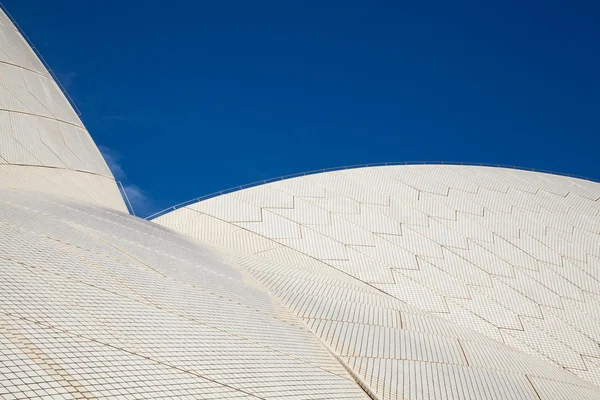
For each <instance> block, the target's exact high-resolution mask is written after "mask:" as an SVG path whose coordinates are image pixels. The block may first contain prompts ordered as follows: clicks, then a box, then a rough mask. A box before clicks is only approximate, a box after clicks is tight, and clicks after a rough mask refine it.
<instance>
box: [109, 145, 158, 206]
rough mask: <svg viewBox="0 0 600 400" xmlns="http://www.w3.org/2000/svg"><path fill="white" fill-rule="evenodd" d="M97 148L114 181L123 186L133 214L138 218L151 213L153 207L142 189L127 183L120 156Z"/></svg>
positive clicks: (112, 151) (110, 150)
mask: <svg viewBox="0 0 600 400" xmlns="http://www.w3.org/2000/svg"><path fill="white" fill-rule="evenodd" d="M98 148H99V149H100V153H102V156H103V157H104V160H105V161H106V164H108V167H109V168H110V170H111V172H112V174H113V176H114V177H115V180H117V181H118V182H120V183H121V184H122V185H123V190H124V191H125V194H126V196H127V198H128V199H129V202H130V203H131V206H132V207H133V210H134V212H135V214H136V215H138V216H146V215H148V214H149V213H150V212H152V211H153V210H154V208H155V207H154V205H153V203H152V200H151V199H150V197H148V196H147V195H146V193H145V191H144V190H143V189H142V188H140V187H139V186H137V185H135V184H133V183H131V182H129V181H128V179H127V174H126V173H125V171H124V170H123V166H122V165H121V160H122V157H121V155H120V154H119V153H118V152H116V151H114V150H112V149H109V148H108V147H106V146H98Z"/></svg>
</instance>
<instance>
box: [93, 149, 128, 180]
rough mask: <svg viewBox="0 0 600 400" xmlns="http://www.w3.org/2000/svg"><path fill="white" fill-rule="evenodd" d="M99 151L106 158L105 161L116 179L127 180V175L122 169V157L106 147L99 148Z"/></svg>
mask: <svg viewBox="0 0 600 400" xmlns="http://www.w3.org/2000/svg"><path fill="white" fill-rule="evenodd" d="M98 149H100V153H102V157H104V161H106V164H108V168H110V170H111V172H112V174H113V176H114V177H115V179H116V180H118V181H122V180H124V179H127V175H125V171H123V167H121V155H120V154H119V153H117V152H116V151H114V150H111V149H109V148H108V147H106V146H98Z"/></svg>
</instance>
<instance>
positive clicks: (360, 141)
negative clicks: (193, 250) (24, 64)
mask: <svg viewBox="0 0 600 400" xmlns="http://www.w3.org/2000/svg"><path fill="white" fill-rule="evenodd" d="M3 3H4V5H5V6H6V7H7V8H8V10H9V12H10V13H11V14H12V16H13V17H14V18H15V19H16V20H17V21H18V23H19V24H20V26H21V28H22V29H23V30H24V31H25V33H26V34H27V35H28V36H29V37H30V39H31V40H32V41H33V42H34V44H35V45H36V47H37V48H38V49H39V51H40V52H41V54H42V55H43V56H44V58H45V59H46V61H47V62H48V64H49V65H50V66H51V67H52V68H53V69H54V71H55V72H56V73H57V75H58V76H59V77H60V79H61V81H62V82H63V84H64V85H65V86H66V87H67V89H68V91H69V93H70V95H71V96H72V97H73V99H74V101H75V103H76V104H77V106H78V107H79V109H80V110H81V112H82V119H83V122H84V123H85V124H86V126H87V128H88V130H89V131H90V133H91V134H92V137H93V138H94V140H95V141H96V143H97V144H98V145H99V146H101V147H102V149H103V151H104V152H105V153H106V154H108V158H109V159H110V162H111V164H112V165H113V168H114V171H113V172H114V173H115V174H116V175H118V178H119V179H121V180H123V181H124V183H125V184H126V185H127V186H128V187H129V189H130V191H131V193H132V196H133V197H134V203H135V204H134V206H135V208H136V211H137V212H138V214H142V215H148V214H150V213H152V212H154V211H158V210H160V209H163V208H166V207H168V206H171V205H173V204H175V203H179V202H181V201H184V200H188V199H190V198H194V197H198V196H201V195H205V194H208V193H212V192H215V191H218V190H221V189H226V188H229V187H232V186H236V185H240V184H245V183H249V182H253V181H257V180H262V179H267V178H273V177H277V176H281V175H286V174H291V173H296V172H302V171H308V170H314V169H319V168H330V167H337V166H343V165H353V164H364V163H375V162H386V161H426V160H436V161H463V162H484V163H494V164H496V163H497V164H506V165H516V166H523V167H531V168H536V169H546V170H553V171H558V172H563V173H570V174H577V175H583V176H587V177H590V178H592V179H596V180H600V164H599V163H598V159H599V149H600V112H599V111H600V75H599V74H600V72H599V71H600V49H599V47H600V45H599V43H600V24H598V20H600V3H599V2H597V1H589V2H578V1H573V2H567V1H560V2H559V1H552V0H549V1H537V0H532V1H525V2H524V1H518V2H517V1H503V2H496V3H498V4H494V5H492V4H483V3H491V2H481V1H472V2H471V1H467V2H461V1H458V2H447V1H422V2H402V1H385V2H384V1H369V2H365V1H361V2H355V1H351V0H347V1H339V2H338V1H323V0H321V1H281V0H279V1H260V0H257V1H252V2H249V1H241V0H240V1H237V0H236V1H234V0H222V1H211V2H208V1H191V0H186V1H183V0H171V1H169V2H164V1H160V2H159V1H154V0H146V1H140V0H127V1H123V0H120V1H115V0H104V1H101V2H100V1H81V0H53V1H50V0H4V1H3Z"/></svg>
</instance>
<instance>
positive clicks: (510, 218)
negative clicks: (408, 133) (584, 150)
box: [154, 165, 600, 385]
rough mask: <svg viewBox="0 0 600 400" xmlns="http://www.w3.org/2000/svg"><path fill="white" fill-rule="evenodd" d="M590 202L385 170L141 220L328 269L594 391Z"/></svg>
mask: <svg viewBox="0 0 600 400" xmlns="http://www.w3.org/2000/svg"><path fill="white" fill-rule="evenodd" d="M599 199H600V184H598V183H595V182H590V181H586V180H581V179H575V178H570V177H564V176H557V175H550V174H545V173H537V172H529V171H522V170H514V169H505V168H491V167H475V166H448V165H413V166H385V167H368V168H356V169H348V170H340V171H335V172H327V173H320V174H313V175H307V176H302V177H298V178H292V179H286V180H281V181H276V182H273V183H269V184H266V185H261V186H256V187H252V188H249V189H244V190H240V191H237V192H233V193H230V194H226V195H223V196H218V197H215V198H211V199H208V200H205V201H201V202H199V203H196V204H192V205H189V206H186V207H183V208H180V209H177V210H175V211H172V212H170V213H167V214H166V215H163V216H160V217H158V218H156V219H155V220H154V221H155V222H157V223H159V224H162V225H164V226H167V227H170V228H173V229H175V230H177V231H179V232H182V233H186V234H188V235H190V236H193V237H196V238H198V239H200V240H203V241H206V242H209V243H213V244H216V245H219V246H223V247H227V248H231V249H237V250H240V251H244V252H247V253H252V254H255V255H257V256H260V257H262V258H265V259H269V260H272V261H277V262H286V263H288V264H290V265H294V266H296V267H298V268H299V267H304V268H311V269H329V270H336V271H339V272H341V273H343V274H346V275H348V276H351V277H353V278H355V279H356V280H358V281H361V282H363V283H365V284H368V285H369V286H370V287H372V288H376V289H378V290H381V291H382V292H384V293H386V294H388V295H390V296H392V297H393V298H395V299H397V300H400V301H402V302H405V303H407V304H409V305H411V306H413V307H415V308H416V309H419V310H422V311H424V312H427V313H429V314H431V315H435V316H437V317H439V318H442V319H445V320H449V321H451V322H453V323H454V324H455V325H456V326H461V327H464V328H468V329H471V330H473V331H475V332H478V333H479V334H481V335H483V336H486V337H488V338H490V339H494V340H496V341H498V342H501V343H504V344H506V345H507V346H509V347H512V348H514V349H519V350H521V351H523V352H525V353H528V354H531V355H533V356H537V357H539V358H540V359H544V360H546V362H547V363H548V364H553V365H555V366H558V367H560V368H564V369H566V370H568V371H570V372H571V373H573V374H575V375H578V376H579V377H581V378H583V379H585V380H587V381H589V382H592V383H594V384H596V385H599V384H600V345H599V343H600V336H599V335H600V200H599ZM338 295H339V296H340V300H342V299H344V298H346V295H345V294H344V293H339V294H338ZM328 334H329V333H328ZM386 340H390V342H387V344H386V346H392V347H394V346H402V344H401V343H397V342H394V340H393V339H386ZM374 343H377V342H374ZM374 346H377V344H374Z"/></svg>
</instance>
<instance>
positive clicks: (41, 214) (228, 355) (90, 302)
mask: <svg viewBox="0 0 600 400" xmlns="http://www.w3.org/2000/svg"><path fill="white" fill-rule="evenodd" d="M0 243H2V246H0V271H1V273H0V398H2V399H13V398H19V399H21V398H46V399H57V398H66V399H72V398H106V399H112V398H131V399H133V398H135V399H149V398H161V399H162V398H193V399H231V398H244V399H246V398H247V399H266V398H272V399H277V398H286V399H324V398H327V399H367V398H368V397H367V396H366V394H365V392H364V391H363V390H362V389H361V388H360V387H359V386H358V385H357V383H356V382H355V380H354V379H353V378H352V377H351V376H350V375H349V374H348V372H347V371H346V369H345V368H344V366H343V365H342V364H340V363H339V361H338V360H336V358H335V357H334V356H333V355H332V354H331V353H330V352H329V351H328V349H327V348H326V347H324V346H323V345H322V344H321V342H320V341H319V340H318V339H317V338H316V337H315V336H314V335H313V334H312V333H311V332H310V331H309V330H308V329H307V327H306V326H305V325H304V324H303V323H302V322H301V321H300V320H298V319H297V318H296V317H295V316H294V315H293V314H292V313H291V312H290V311H289V310H288V309H287V308H286V307H285V306H283V305H282V304H281V303H280V302H279V301H278V300H277V299H276V298H275V297H274V296H272V295H271V294H270V293H269V292H268V291H267V290H266V289H265V288H264V287H263V286H262V285H261V284H260V283H259V282H258V281H257V280H255V279H254V278H253V277H251V276H250V274H248V273H247V272H246V271H245V270H244V269H243V268H241V267H240V266H238V265H236V264H235V262H234V261H232V260H230V259H229V258H228V257H227V256H225V255H223V254H220V253H218V252H216V251H215V250H213V249H211V248H210V246H207V245H201V244H198V243H196V242H195V241H193V240H190V239H188V238H186V237H185V236H184V235H180V234H176V233H174V232H172V231H168V230H166V229H164V228H162V227H160V226H158V225H156V224H153V223H150V222H146V221H144V220H140V219H138V218H135V217H133V216H130V215H128V214H124V213H118V212H114V211H111V210H108V209H105V208H104V209H103V208H95V207H92V206H90V205H85V204H83V203H75V202H70V201H67V200H65V199H64V197H54V196H51V195H48V194H40V193H18V192H15V191H9V190H6V189H0Z"/></svg>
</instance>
